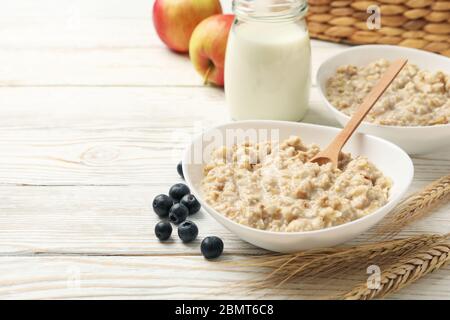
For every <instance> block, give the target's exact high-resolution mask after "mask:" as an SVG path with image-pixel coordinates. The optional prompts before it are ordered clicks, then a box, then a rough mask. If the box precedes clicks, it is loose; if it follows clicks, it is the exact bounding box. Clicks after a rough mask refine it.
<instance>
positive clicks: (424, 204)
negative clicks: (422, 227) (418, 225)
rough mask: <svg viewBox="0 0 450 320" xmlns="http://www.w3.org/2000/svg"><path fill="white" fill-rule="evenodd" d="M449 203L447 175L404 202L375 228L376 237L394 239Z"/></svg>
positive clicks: (448, 179) (449, 192)
mask: <svg viewBox="0 0 450 320" xmlns="http://www.w3.org/2000/svg"><path fill="white" fill-rule="evenodd" d="M449 201H450V175H447V176H445V177H442V178H440V179H438V180H436V181H434V182H432V183H430V184H429V185H428V186H426V187H425V189H423V190H421V191H419V192H417V193H415V194H413V195H412V196H410V197H409V198H407V199H406V200H405V201H403V202H402V203H401V204H400V205H399V206H398V207H397V208H395V209H394V210H393V211H392V212H391V213H390V214H389V215H388V216H387V217H386V218H385V219H384V221H383V222H382V223H381V224H380V225H379V226H378V227H376V228H375V230H374V232H375V236H383V237H392V236H394V235H396V234H397V233H398V232H399V231H400V230H401V229H403V228H404V227H405V226H407V225H409V224H411V223H412V222H415V221H417V220H419V219H422V218H424V217H425V216H426V215H428V214H429V213H430V212H431V211H432V209H434V208H436V207H437V206H439V205H444V204H446V203H448V202H449Z"/></svg>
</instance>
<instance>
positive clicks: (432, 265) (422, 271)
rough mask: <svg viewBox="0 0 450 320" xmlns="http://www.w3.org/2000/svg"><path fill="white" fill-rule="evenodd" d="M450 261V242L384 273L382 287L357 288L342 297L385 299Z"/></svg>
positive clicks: (404, 261)
mask: <svg viewBox="0 0 450 320" xmlns="http://www.w3.org/2000/svg"><path fill="white" fill-rule="evenodd" d="M449 261H450V241H449V240H448V238H447V240H446V241H445V242H442V243H437V244H435V245H434V246H432V247H430V248H428V249H427V250H423V251H420V252H418V253H416V254H415V255H414V256H412V257H409V258H406V259H404V260H401V261H400V262H399V263H397V264H394V265H393V266H392V267H390V268H389V269H387V270H386V271H384V272H382V274H381V281H380V285H379V286H377V288H374V289H371V288H368V286H367V284H361V285H358V286H356V287H355V288H354V289H353V290H351V291H350V292H348V293H346V294H344V295H343V296H342V298H343V299H346V300H369V299H374V298H383V297H385V296H386V295H388V294H391V293H394V292H396V291H398V290H400V289H401V288H403V287H405V286H407V285H409V284H411V283H413V282H415V281H417V280H418V279H420V278H422V277H423V276H425V275H426V274H428V273H430V272H432V271H434V270H437V269H439V268H441V267H442V266H444V265H445V264H447V263H448V262H449Z"/></svg>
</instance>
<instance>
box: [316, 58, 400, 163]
mask: <svg viewBox="0 0 450 320" xmlns="http://www.w3.org/2000/svg"><path fill="white" fill-rule="evenodd" d="M407 62H408V60H407V59H399V60H397V61H394V62H393V63H392V64H391V65H390V67H389V68H388V69H387V70H386V72H385V73H384V74H383V76H382V77H381V79H380V80H379V81H378V83H377V84H376V85H375V87H373V88H372V90H371V91H370V92H369V94H368V95H367V96H366V97H365V99H364V101H363V102H362V103H361V105H360V106H359V107H358V109H356V111H355V113H354V114H353V116H352V118H351V119H350V121H349V122H348V123H347V125H346V126H345V127H344V128H343V129H342V131H341V132H340V133H339V134H338V135H337V136H336V138H334V140H333V142H331V143H330V144H329V145H328V147H327V148H325V149H323V150H322V151H320V152H319V153H318V154H317V155H316V156H315V157H314V158H312V159H311V160H310V162H316V163H318V164H319V165H322V164H325V163H328V162H332V163H333V165H334V167H337V166H338V159H339V153H340V152H341V149H342V147H343V146H344V145H345V143H346V142H347V141H348V139H349V138H350V137H351V135H352V134H353V132H355V130H356V128H358V126H359V124H360V123H361V122H362V120H363V119H364V117H365V116H366V115H367V113H369V111H370V109H372V107H373V106H374V105H375V103H376V102H377V101H378V99H379V98H380V97H381V95H382V94H383V93H384V92H385V91H386V89H387V88H388V87H389V85H390V84H391V83H392V81H394V79H395V77H396V76H397V75H398V74H399V72H400V71H401V70H402V69H403V67H404V66H405V65H406V63H407Z"/></svg>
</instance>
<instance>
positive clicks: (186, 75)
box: [0, 0, 345, 86]
mask: <svg viewBox="0 0 450 320" xmlns="http://www.w3.org/2000/svg"><path fill="white" fill-rule="evenodd" d="M96 3H97V2H96ZM125 7H126V8H125ZM151 7H152V2H151V1H150V2H149V1H143V0H140V1H136V2H133V5H132V6H124V5H122V4H121V3H120V2H117V1H113V2H110V1H105V0H101V1H100V2H99V3H98V4H96V5H92V4H91V2H90V1H86V0H83V1H79V2H77V3H73V2H70V1H68V2H62V3H61V2H58V4H56V3H55V0H45V1H43V3H42V5H40V6H36V5H32V4H27V2H26V1H11V2H9V3H8V5H6V7H5V8H3V7H2V11H1V12H0V24H1V25H6V26H7V27H5V28H2V29H1V31H0V60H1V61H8V63H3V64H2V65H1V66H0V86H119V85H124V86H130V85H133V86H167V85H181V86H202V77H201V76H199V75H198V74H197V73H196V72H195V70H194V68H193V66H192V65H191V63H190V61H189V58H188V56H187V55H179V54H175V53H173V52H171V51H170V50H168V49H167V48H166V47H165V46H164V45H163V44H162V42H161V41H160V40H159V38H158V36H157V35H156V32H155V30H154V27H153V24H152V19H151ZM104 8H107V10H104ZM344 47H345V46H342V45H337V44H332V43H326V42H321V41H313V54H312V65H313V72H316V70H317V68H318V66H319V65H320V63H321V62H322V61H324V60H325V59H326V58H327V57H329V56H331V55H332V54H335V53H337V52H339V51H340V50H342V48H344ZM314 78H315V77H314ZM314 81H315V79H314Z"/></svg>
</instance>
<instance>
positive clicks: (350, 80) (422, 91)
mask: <svg viewBox="0 0 450 320" xmlns="http://www.w3.org/2000/svg"><path fill="white" fill-rule="evenodd" d="M389 64H390V63H389V61H387V60H384V59H380V60H377V61H374V62H372V63H370V64H369V65H367V66H364V67H356V66H353V65H345V66H341V67H339V68H338V69H337V71H336V74H335V75H334V76H332V77H331V78H330V79H328V81H327V85H326V95H327V99H328V100H329V101H330V103H331V104H332V105H333V106H334V107H335V108H337V109H339V110H341V111H342V112H344V113H345V114H347V115H349V116H351V115H353V113H354V111H355V109H356V108H357V107H358V106H359V105H360V104H361V102H362V101H363V99H364V97H365V96H366V95H367V94H368V93H369V91H370V90H371V89H372V88H373V86H374V85H375V84H376V83H377V81H378V80H379V79H380V78H381V76H382V75H383V73H384V72H385V71H386V69H387V68H388V67H389ZM366 121H370V122H373V123H377V124H382V125H393V126H431V125H437V124H447V123H449V121H450V76H449V75H448V74H445V73H443V72H435V73H432V72H428V71H424V70H420V69H419V67H418V66H416V65H414V64H407V65H406V66H405V68H404V69H403V70H402V71H401V72H400V74H399V75H398V76H397V78H396V79H395V80H394V82H393V83H392V84H391V86H390V87H389V88H388V89H387V90H386V92H385V93H384V94H383V96H382V97H381V98H380V100H379V101H378V102H377V103H376V104H375V106H374V107H373V109H372V110H371V111H370V112H369V114H368V115H367V116H366Z"/></svg>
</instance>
